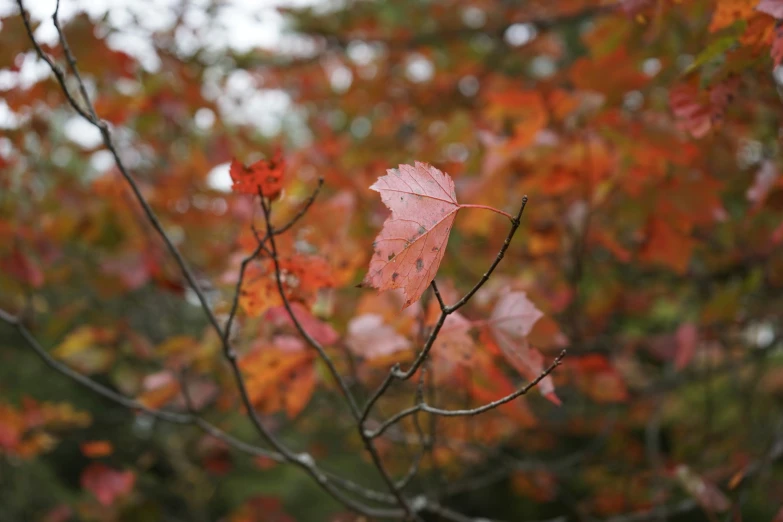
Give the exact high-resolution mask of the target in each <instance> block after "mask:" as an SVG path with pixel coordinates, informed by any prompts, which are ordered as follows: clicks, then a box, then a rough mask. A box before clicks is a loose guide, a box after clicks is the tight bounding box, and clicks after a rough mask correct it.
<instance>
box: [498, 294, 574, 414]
mask: <svg viewBox="0 0 783 522" xmlns="http://www.w3.org/2000/svg"><path fill="white" fill-rule="evenodd" d="M543 316H544V314H543V312H541V310H539V309H538V308H536V306H535V305H534V304H533V303H532V302H531V301H530V300H529V299H528V298H527V294H526V293H525V292H509V293H507V294H505V295H504V296H502V297H501V298H500V299H499V300H498V302H497V304H496V305H495V309H494V310H493V311H492V316H491V318H490V331H491V332H492V336H493V337H494V338H495V342H497V344H498V347H499V348H500V351H501V352H502V353H503V356H504V357H505V358H506V360H508V362H509V363H510V364H511V365H512V366H513V367H514V369H516V370H517V371H518V372H519V373H520V374H521V375H523V376H524V377H526V378H527V379H530V380H533V379H535V378H536V377H538V376H539V375H541V373H542V372H543V371H544V357H543V355H541V353H540V352H539V351H538V350H536V349H535V348H532V347H531V346H530V345H529V343H528V340H527V336H528V334H530V331H531V330H532V329H533V325H534V324H535V323H536V321H538V320H539V319H541V318H542V317H543ZM538 389H539V391H540V392H541V395H543V396H544V397H546V398H547V399H549V400H550V401H552V402H554V403H555V404H560V399H558V397H557V395H555V385H554V383H553V382H552V377H551V376H546V377H545V378H544V379H542V380H541V382H540V383H539V384H538Z"/></svg>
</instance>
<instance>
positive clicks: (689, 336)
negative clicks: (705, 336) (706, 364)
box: [674, 323, 699, 370]
mask: <svg viewBox="0 0 783 522" xmlns="http://www.w3.org/2000/svg"><path fill="white" fill-rule="evenodd" d="M675 337H676V338H677V355H676V356H675V357H674V367H675V368H677V369H678V370H682V369H683V368H685V367H686V366H688V363H690V362H691V359H693V354H694V353H696V346H697V345H698V342H699V331H698V330H697V329H696V326H695V325H694V324H693V323H685V324H682V325H680V327H679V328H678V329H677V333H676V334H675Z"/></svg>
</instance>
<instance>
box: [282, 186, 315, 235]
mask: <svg viewBox="0 0 783 522" xmlns="http://www.w3.org/2000/svg"><path fill="white" fill-rule="evenodd" d="M323 186H324V178H318V185H317V186H316V187H315V190H313V193H312V194H310V197H309V198H307V201H305V204H304V205H302V207H301V208H300V209H299V211H297V213H296V214H294V216H293V217H292V218H291V219H290V220H289V221H288V223H286V224H285V225H283V226H282V227H280V228H276V229H274V230H273V234H274V235H276V236H279V235H280V234H282V233H284V232H287V231H288V229H290V228H291V227H292V226H294V225H295V224H296V222H297V221H299V220H300V219H302V217H303V216H304V215H305V214H307V211H308V210H310V207H311V206H313V203H314V202H315V199H316V198H317V197H318V194H319V193H320V192H321V189H322V188H323Z"/></svg>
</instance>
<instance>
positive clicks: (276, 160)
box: [229, 149, 285, 199]
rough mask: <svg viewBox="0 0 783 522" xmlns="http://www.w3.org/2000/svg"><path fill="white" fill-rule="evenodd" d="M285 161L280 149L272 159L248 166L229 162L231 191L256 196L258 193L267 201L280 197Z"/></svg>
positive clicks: (233, 161) (234, 160)
mask: <svg viewBox="0 0 783 522" xmlns="http://www.w3.org/2000/svg"><path fill="white" fill-rule="evenodd" d="M284 170H285V160H284V159H283V154H282V151H281V150H280V149H277V151H275V155H274V157H273V158H272V159H271V160H269V159H263V160H259V161H257V162H255V163H253V164H252V165H250V166H245V165H243V164H242V163H240V162H238V161H237V160H236V159H233V160H231V168H230V169H229V174H230V175H231V180H232V181H233V182H234V184H233V186H232V187H231V189H232V190H233V191H234V192H237V193H240V194H250V195H253V196H255V195H257V194H258V193H259V192H261V194H262V195H263V196H264V197H266V198H269V199H274V198H276V197H277V196H279V195H280V190H281V189H282V188H283V171H284Z"/></svg>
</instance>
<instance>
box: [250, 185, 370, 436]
mask: <svg viewBox="0 0 783 522" xmlns="http://www.w3.org/2000/svg"><path fill="white" fill-rule="evenodd" d="M261 208H262V209H263V211H264V218H265V221H266V227H267V238H268V241H269V250H268V252H269V257H270V259H271V260H272V263H273V264H274V266H275V282H276V283H277V291H278V293H279V294H280V299H281V300H282V301H283V306H284V307H285V309H286V312H287V313H288V316H289V317H290V319H291V322H292V323H293V324H294V327H295V328H296V330H297V331H298V332H299V335H301V336H302V337H303V338H304V340H305V341H307V344H309V345H310V346H312V347H313V348H314V349H315V351H317V352H318V356H319V357H320V358H321V360H323V362H324V364H326V367H327V368H328V369H329V373H330V374H331V376H332V378H333V379H334V381H335V382H336V383H337V385H338V386H339V388H340V391H341V392H342V394H343V396H344V397H345V400H346V401H347V402H348V405H349V407H350V409H351V413H352V414H353V416H354V418H355V419H357V420H358V419H359V408H358V406H357V405H356V401H355V400H354V398H353V395H352V394H351V391H350V390H349V389H348V384H347V383H346V382H345V379H343V377H342V375H340V372H338V371H337V367H336V366H335V364H334V361H332V358H331V357H329V354H328V353H326V350H325V349H324V347H323V346H322V345H321V343H319V342H318V341H317V340H316V339H314V338H313V336H312V335H310V334H309V333H308V332H307V330H305V328H304V327H303V326H302V323H301V322H300V321H299V319H298V318H297V317H296V314H294V310H293V308H291V303H290V302H289V300H288V296H287V295H286V292H285V287H284V286H283V276H282V270H281V268H280V259H279V257H278V253H277V245H276V243H275V234H274V230H273V229H272V222H271V217H272V209H271V207H270V206H268V205H267V204H266V203H265V202H264V198H263V197H261Z"/></svg>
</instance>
